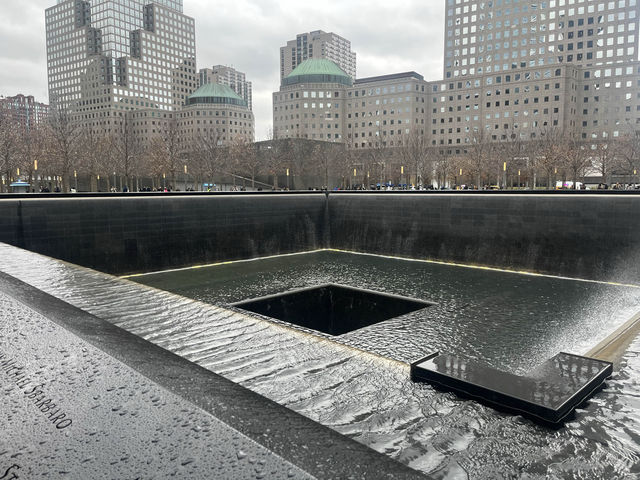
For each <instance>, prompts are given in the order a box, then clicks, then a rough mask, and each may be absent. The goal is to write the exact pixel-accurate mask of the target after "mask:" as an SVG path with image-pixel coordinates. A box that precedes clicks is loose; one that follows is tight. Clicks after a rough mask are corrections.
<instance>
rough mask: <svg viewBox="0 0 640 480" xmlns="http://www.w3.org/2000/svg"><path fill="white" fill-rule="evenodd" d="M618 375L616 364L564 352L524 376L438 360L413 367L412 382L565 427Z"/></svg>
mask: <svg viewBox="0 0 640 480" xmlns="http://www.w3.org/2000/svg"><path fill="white" fill-rule="evenodd" d="M612 372H613V364H612V363H610V362H605V361H602V360H596V359H594V358H587V357H582V356H579V355H572V354H570V353H559V354H557V355H556V356H554V357H552V358H551V359H549V360H547V361H546V362H545V363H543V364H542V365H540V366H539V367H538V368H536V369H535V370H534V371H532V372H530V373H529V374H527V375H525V376H518V375H514V374H512V373H508V372H502V371H500V370H496V369H494V368H490V367H487V366H485V365H481V364H479V363H475V362H472V361H469V360H466V359H463V358H458V357H454V356H451V355H437V354H436V355H435V356H430V357H429V358H427V359H423V360H420V361H418V362H415V363H413V364H412V365H411V379H412V380H413V381H422V382H429V383H433V384H436V385H439V386H441V387H444V388H446V389H450V390H453V391H455V392H458V393H460V394H462V395H465V396H470V397H472V398H474V399H477V400H479V401H481V402H484V403H487V404H489V405H492V406H495V407H497V408H498V409H503V410H508V411H512V412H516V413H521V414H522V415H524V416H527V417H529V418H532V419H534V420H536V421H539V422H541V423H545V424H550V425H557V424H560V423H562V422H563V421H564V420H565V419H566V418H567V416H568V415H569V414H570V413H572V412H573V411H574V410H575V408H576V407H578V406H579V405H580V404H581V403H582V402H584V401H585V400H587V399H588V398H589V397H590V396H591V395H592V394H593V393H594V392H595V391H596V390H597V389H598V388H599V387H600V386H601V385H602V383H603V382H604V381H605V379H606V378H607V377H609V376H610V375H611V373H612Z"/></svg>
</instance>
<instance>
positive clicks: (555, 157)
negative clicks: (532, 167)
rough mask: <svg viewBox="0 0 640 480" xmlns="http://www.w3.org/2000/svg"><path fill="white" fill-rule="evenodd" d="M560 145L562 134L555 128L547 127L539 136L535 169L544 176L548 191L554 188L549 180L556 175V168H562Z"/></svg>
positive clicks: (562, 157)
mask: <svg viewBox="0 0 640 480" xmlns="http://www.w3.org/2000/svg"><path fill="white" fill-rule="evenodd" d="M562 143H563V135H562V132H561V131H560V129H558V128H556V127H549V128H547V129H545V130H544V131H543V132H542V133H541V135H540V140H539V144H538V145H539V150H538V157H537V167H538V168H539V169H540V170H541V172H543V173H544V174H545V175H546V177H547V188H549V189H552V188H554V187H553V186H552V180H551V179H552V178H553V177H554V176H555V175H556V174H557V173H558V167H560V168H562V166H563V164H564V163H563V160H564V152H563V147H562Z"/></svg>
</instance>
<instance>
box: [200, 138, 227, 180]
mask: <svg viewBox="0 0 640 480" xmlns="http://www.w3.org/2000/svg"><path fill="white" fill-rule="evenodd" d="M226 151H227V149H225V148H224V147H223V145H222V137H221V136H220V134H219V133H218V132H217V131H215V130H213V129H209V130H206V129H203V132H202V133H200V134H199V135H198V137H197V138H196V139H195V152H194V154H193V157H192V159H193V163H194V165H193V168H194V173H195V174H196V175H198V174H199V175H202V177H203V178H206V179H208V180H209V181H208V182H207V183H210V184H213V178H214V176H216V175H221V174H222V173H223V169H224V156H225V153H226Z"/></svg>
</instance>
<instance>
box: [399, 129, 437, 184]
mask: <svg viewBox="0 0 640 480" xmlns="http://www.w3.org/2000/svg"><path fill="white" fill-rule="evenodd" d="M430 153H431V147H430V145H429V139H428V138H427V137H426V136H425V135H424V132H422V131H420V130H419V129H418V128H417V127H416V128H413V129H411V131H410V132H409V134H408V135H405V136H404V141H403V142H402V146H401V147H400V158H401V159H402V162H404V163H405V164H406V165H407V170H408V173H409V175H410V176H411V175H413V176H414V178H415V183H416V185H422V183H423V181H424V179H425V178H426V180H427V181H428V182H431V176H432V172H433V163H432V160H431V157H430Z"/></svg>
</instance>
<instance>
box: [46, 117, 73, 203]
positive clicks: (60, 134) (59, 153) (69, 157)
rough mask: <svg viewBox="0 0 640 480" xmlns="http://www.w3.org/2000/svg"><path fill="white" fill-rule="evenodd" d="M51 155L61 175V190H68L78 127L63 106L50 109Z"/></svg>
mask: <svg viewBox="0 0 640 480" xmlns="http://www.w3.org/2000/svg"><path fill="white" fill-rule="evenodd" d="M50 120H51V139H52V152H51V153H52V156H53V158H54V159H55V162H56V171H57V173H58V175H60V176H61V177H62V190H63V191H65V192H68V191H69V190H70V182H71V172H72V171H73V169H74V165H75V163H76V161H77V159H78V146H79V134H80V128H79V126H78V122H77V121H76V119H75V118H74V117H73V113H72V112H71V111H70V110H69V109H67V108H65V107H64V106H61V105H60V106H58V107H57V108H54V109H52V110H51V111H50Z"/></svg>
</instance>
